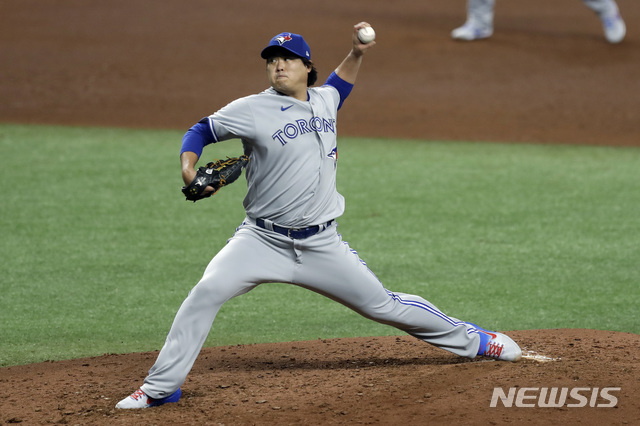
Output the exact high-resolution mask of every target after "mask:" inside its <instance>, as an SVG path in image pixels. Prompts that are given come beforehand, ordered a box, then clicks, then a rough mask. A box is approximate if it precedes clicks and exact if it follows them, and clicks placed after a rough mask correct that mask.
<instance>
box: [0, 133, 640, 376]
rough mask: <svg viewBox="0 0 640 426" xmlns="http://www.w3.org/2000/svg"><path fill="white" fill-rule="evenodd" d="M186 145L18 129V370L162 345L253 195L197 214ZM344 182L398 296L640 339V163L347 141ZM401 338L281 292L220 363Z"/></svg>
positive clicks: (467, 315)
mask: <svg viewBox="0 0 640 426" xmlns="http://www.w3.org/2000/svg"><path fill="white" fill-rule="evenodd" d="M181 136H182V132H173V131H146V130H123V129H100V128H69V127H50V126H14V125H0V158H1V161H2V168H1V169H0V178H1V181H2V186H1V189H0V197H1V200H2V202H1V207H0V213H1V219H0V233H1V235H2V240H1V243H0V255H1V256H2V270H1V275H0V279H1V281H0V291H1V297H0V366H7V365H16V364H26V363H32V362H38V361H43V360H49V359H51V360H55V359H66V358H76V357H84V356H93V355H100V354H103V353H126V352H138V351H147V350H156V349H159V348H160V347H161V346H162V343H163V340H164V337H165V335H166V333H167V331H168V329H169V327H170V325H171V321H172V320H173V315H174V314H175V312H176V310H177V309H178V307H179V305H180V303H181V302H182V300H183V299H184V297H185V296H186V294H187V293H188V291H189V290H190V288H191V287H192V286H193V285H194V284H195V283H196V282H197V281H198V279H199V278H200V275H201V273H202V271H203V269H204V267H205V266H206V264H207V262H208V261H209V260H210V258H211V257H212V256H213V255H214V254H215V253H216V252H217V251H218V250H219V249H220V248H221V247H222V246H223V245H224V243H225V242H226V239H227V238H228V237H229V236H231V235H232V233H233V231H234V230H235V227H236V226H237V225H238V224H239V223H240V222H241V220H242V218H243V210H242V205H241V201H242V197H243V193H244V189H245V187H244V185H243V180H244V179H241V180H240V181H239V182H238V183H237V184H235V185H232V186H230V187H228V188H225V189H224V190H223V191H220V192H219V193H218V194H216V196H215V197H214V198H213V199H211V200H205V201H203V202H199V203H197V204H193V203H187V202H186V201H184V198H183V197H182V196H181V193H180V186H181V179H180V174H179V161H178V150H179V141H180V138H181ZM239 153H240V144H239V143H234V142H231V143H226V144H221V145H220V146H216V147H213V148H207V150H206V151H205V155H206V158H207V159H212V158H214V157H223V156H226V155H230V156H231V155H238V154H239ZM339 164H340V167H339V171H338V174H339V175H338V180H339V190H340V191H341V193H343V194H344V195H345V197H346V199H347V212H346V214H345V215H344V216H343V217H342V218H340V219H339V226H340V228H339V230H340V232H341V233H342V234H343V236H344V238H345V240H347V241H349V242H350V244H351V246H352V247H354V248H355V249H357V250H358V252H359V254H360V256H361V257H362V258H363V259H364V260H365V261H367V263H368V265H369V266H370V268H371V269H372V270H373V271H374V272H376V274H377V275H378V276H379V277H380V279H381V280H382V281H383V283H384V284H385V286H386V287H387V288H389V289H391V290H393V291H398V292H408V293H417V294H420V295H422V296H424V297H425V298H427V299H428V300H430V301H431V302H433V303H434V304H436V305H437V306H438V307H440V308H441V309H442V310H443V311H445V312H446V313H448V314H450V315H451V316H454V317H458V318H461V319H465V320H470V321H475V322H477V323H480V324H482V325H483V326H485V327H490V328H495V329H500V330H513V329H540V328H594V329H604V330H614V331H628V332H633V333H640V320H639V319H638V314H637V309H638V308H637V307H638V306H639V305H640V291H639V290H638V283H639V282H640V268H639V267H638V265H639V264H640V238H639V232H638V230H640V150H639V149H634V148H606V147H576V146H561V145H559V146H543V145H504V144H490V143H486V144H478V143H447V142H419V141H392V140H373V139H346V138H343V139H341V141H340V162H339ZM250 261H251V260H250V259H247V262H250ZM393 334H402V333H400V332H398V331H397V330H395V329H392V328H389V327H387V326H382V325H378V324H376V323H373V322H371V321H368V320H365V319H363V318H361V317H359V316H358V315H356V314H354V313H353V312H351V311H349V310H348V309H346V308H344V307H342V306H341V305H338V304H336V303H335V302H331V301H329V300H327V299H324V298H323V297H321V296H318V295H316V294H314V293H311V292H309V291H306V290H302V289H300V288H297V287H294V286H288V285H284V284H268V285H263V286H261V287H259V288H257V289H255V290H254V291H252V292H250V293H249V294H246V295H244V296H242V297H239V298H236V299H233V300H232V301H230V302H228V303H227V304H225V305H224V306H223V308H222V310H221V311H220V313H219V315H218V318H217V320H216V322H215V323H214V328H213V332H212V333H211V334H210V336H209V339H208V340H207V342H206V345H208V346H212V345H227V344H240V343H254V342H273V341H293V340H309V339H316V338H332V337H347V336H368V335H393Z"/></svg>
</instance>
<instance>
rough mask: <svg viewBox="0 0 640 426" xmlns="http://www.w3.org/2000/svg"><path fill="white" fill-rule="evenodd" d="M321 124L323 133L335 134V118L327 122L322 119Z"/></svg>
mask: <svg viewBox="0 0 640 426" xmlns="http://www.w3.org/2000/svg"><path fill="white" fill-rule="evenodd" d="M322 124H323V125H324V132H325V133H329V132H331V133H335V132H336V120H335V118H333V119H331V120H327V119H324V118H323V119H322Z"/></svg>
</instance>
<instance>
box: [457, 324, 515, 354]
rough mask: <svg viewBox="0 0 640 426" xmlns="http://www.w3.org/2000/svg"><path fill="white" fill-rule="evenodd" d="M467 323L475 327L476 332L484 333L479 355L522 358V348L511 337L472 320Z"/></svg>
mask: <svg viewBox="0 0 640 426" xmlns="http://www.w3.org/2000/svg"><path fill="white" fill-rule="evenodd" d="M467 324H468V325H470V326H472V327H474V328H475V329H476V330H475V332H476V333H478V334H480V333H482V334H484V336H482V337H481V340H480V341H481V344H480V348H479V349H478V355H479V356H484V357H488V358H493V359H496V360H498V361H518V360H520V358H522V349H520V346H518V344H517V343H516V342H514V341H513V339H511V337H509V336H507V335H506V334H502V333H498V332H497V331H488V330H485V329H484V328H481V327H478V326H477V325H475V324H472V323H470V322H468V323H467ZM487 337H488V339H487ZM483 341H484V342H486V343H485V345H484V347H482V342H483Z"/></svg>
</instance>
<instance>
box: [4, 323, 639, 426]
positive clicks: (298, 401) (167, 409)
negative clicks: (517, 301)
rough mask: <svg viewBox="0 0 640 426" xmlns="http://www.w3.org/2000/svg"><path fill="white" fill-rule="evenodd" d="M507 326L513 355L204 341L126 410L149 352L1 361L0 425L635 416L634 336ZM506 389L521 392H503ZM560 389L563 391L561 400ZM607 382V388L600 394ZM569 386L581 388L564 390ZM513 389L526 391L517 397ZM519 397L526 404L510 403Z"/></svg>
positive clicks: (603, 420) (392, 343)
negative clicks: (157, 397)
mask: <svg viewBox="0 0 640 426" xmlns="http://www.w3.org/2000/svg"><path fill="white" fill-rule="evenodd" d="M509 334H510V335H511V336H513V337H514V338H515V339H516V340H517V341H518V342H519V343H520V344H521V346H522V347H523V349H524V351H525V352H526V353H527V358H526V359H524V360H522V361H521V362H517V363H506V362H497V361H491V360H473V361H471V360H467V359H464V358H459V357H457V356H454V355H450V354H449V353H447V352H445V351H442V350H440V349H436V348H434V347H431V346H429V345H426V344H424V343H422V342H420V341H418V340H416V339H414V338H412V337H409V336H406V337H404V336H403V337H369V338H355V339H331V340H316V341H305V342H291V343H277V344H276V343H274V344H260V345H239V346H226V347H214V348H206V349H204V350H203V351H202V352H201V354H200V357H199V358H198V360H197V361H196V364H195V366H194V368H193V370H192V372H191V374H190V375H189V377H188V379H187V381H186V383H185V384H184V385H183V387H182V389H183V398H182V399H181V400H180V401H179V402H178V403H176V404H167V405H164V406H161V407H157V408H151V409H146V410H134V411H124V410H116V409H115V408H114V406H115V404H116V403H117V402H118V400H119V399H121V398H123V397H125V396H127V394H128V393H131V392H132V391H133V390H135V387H136V386H138V385H140V384H141V382H142V379H143V378H144V376H145V373H146V371H147V370H148V368H149V367H150V366H151V365H152V364H153V362H154V360H155V358H156V356H157V353H155V352H153V353H140V354H129V355H104V356H101V357H96V358H86V359H77V360H70V361H61V362H45V363H41V364H34V365H24V366H17V367H9V368H4V369H1V370H0V377H1V379H0V382H1V383H2V386H1V389H2V390H1V391H0V401H1V402H0V407H1V410H0V412H1V413H2V414H1V415H0V422H2V423H24V424H44V423H61V424H93V425H103V424H104V425H113V424H127V425H129V424H131V425H134V424H136V425H137V424H180V425H183V424H193V425H205V424H211V425H218V424H227V425H231V424H278V425H287V424H310V425H316V424H317V425H319V424H370V423H374V424H386V425H390V424H427V423H433V422H435V423H439V424H444V423H447V424H502V423H511V422H512V423H518V424H521V423H526V424H558V423H559V422H563V423H570V424H576V423H580V424H633V423H635V422H636V421H637V419H638V416H639V414H640V401H639V400H638V398H637V396H636V395H635V392H636V391H637V389H638V383H639V382H640V350H639V349H638V348H640V335H636V334H627V333H614V332H608V331H595V330H575V329H571V330H531V331H513V332H510V333H509ZM495 388H501V390H502V392H503V393H504V395H506V396H507V397H508V395H509V393H510V392H515V394H514V395H515V397H514V398H513V404H512V406H511V407H505V405H508V401H506V400H502V399H498V400H497V404H494V405H496V407H491V400H492V397H493V394H494V389H495ZM512 388H517V390H513V391H510V389H512ZM522 388H537V389H529V390H524V391H522ZM541 388H547V390H545V392H548V393H547V397H546V398H543V401H542V402H543V403H548V402H549V395H551V393H552V392H556V391H555V390H553V389H554V388H557V396H556V397H555V398H554V400H553V402H556V403H558V404H559V405H561V406H559V407H553V408H550V407H549V408H543V407H540V405H541V404H540V397H539V396H540V394H541ZM562 388H568V390H567V396H566V400H565V401H564V403H563V404H560V403H561V402H563V401H562V400H561V394H562ZM603 388H614V389H609V390H607V391H605V392H604V393H603V392H602V390H603ZM518 390H520V392H521V393H520V394H518ZM572 391H573V392H574V394H573V395H577V397H576V396H573V397H572V394H571V392H572ZM501 395H502V394H501ZM518 395H521V396H524V398H520V402H518ZM523 404H525V405H527V404H528V405H533V407H517V406H516V405H523ZM581 405H583V406H581ZM598 405H600V407H598ZM609 405H613V407H608V406H609ZM604 406H607V407H604Z"/></svg>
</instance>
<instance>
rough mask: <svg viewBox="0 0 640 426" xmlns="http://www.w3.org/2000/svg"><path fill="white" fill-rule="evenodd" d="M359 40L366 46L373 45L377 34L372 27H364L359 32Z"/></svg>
mask: <svg viewBox="0 0 640 426" xmlns="http://www.w3.org/2000/svg"><path fill="white" fill-rule="evenodd" d="M358 38H359V39H360V41H361V42H363V43H364V44H367V43H371V42H372V41H373V40H375V39H376V32H375V31H373V28H371V27H364V28H360V29H359V30H358Z"/></svg>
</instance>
